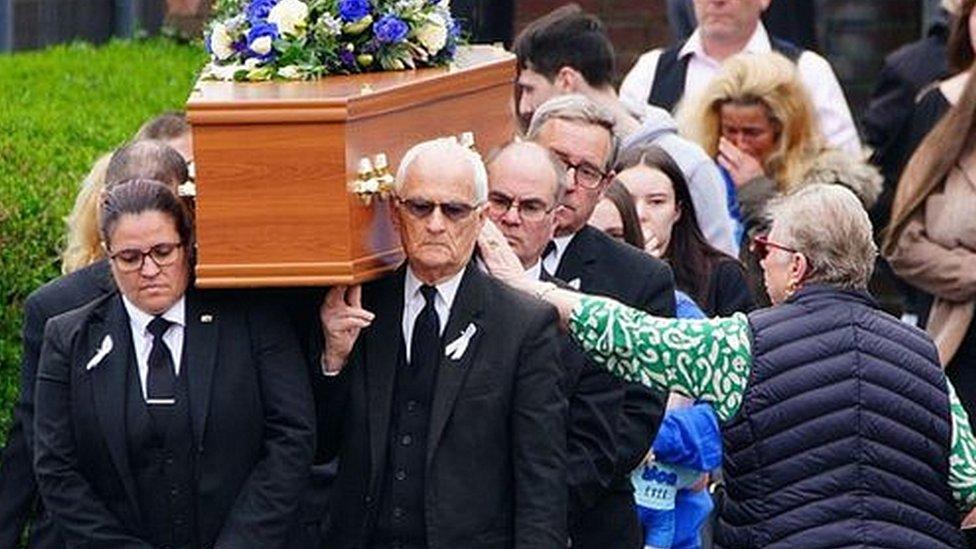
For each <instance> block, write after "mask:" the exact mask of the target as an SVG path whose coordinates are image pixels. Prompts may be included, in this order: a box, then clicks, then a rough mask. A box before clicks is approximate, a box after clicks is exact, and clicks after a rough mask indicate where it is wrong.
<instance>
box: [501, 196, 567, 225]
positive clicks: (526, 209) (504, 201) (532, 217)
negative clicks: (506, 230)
mask: <svg viewBox="0 0 976 549" xmlns="http://www.w3.org/2000/svg"><path fill="white" fill-rule="evenodd" d="M513 206H514V207H515V211H517V212H518V214H519V217H520V218H522V221H542V220H543V219H544V218H545V217H546V214H548V213H549V212H551V211H553V210H554V209H556V205H551V206H550V205H549V204H546V202H545V201H544V200H541V199H538V198H527V199H518V198H515V197H512V196H508V195H505V194H502V193H499V192H492V193H488V214H489V215H491V216H492V217H493V218H495V219H498V218H501V217H503V216H504V215H505V214H507V213H508V211H509V210H511V209H512V207H513Z"/></svg>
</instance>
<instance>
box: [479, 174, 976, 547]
mask: <svg viewBox="0 0 976 549" xmlns="http://www.w3.org/2000/svg"><path fill="white" fill-rule="evenodd" d="M772 214H773V225H772V230H771V232H770V234H769V236H768V238H763V239H758V240H757V252H758V254H759V255H760V257H762V266H763V269H764V271H765V277H766V286H767V288H768V290H769V294H770V298H771V300H772V302H773V303H774V305H773V306H772V307H770V308H768V309H764V310H760V311H756V312H753V313H751V314H749V315H748V316H746V315H743V314H736V315H734V316H732V317H731V318H716V319H710V320H669V319H662V318H655V317H653V316H651V315H648V314H646V313H643V312H641V311H638V310H635V309H631V308H629V307H626V306H624V305H621V304H620V303H618V302H615V301H613V300H611V299H608V298H603V297H595V296H587V295H583V294H579V293H575V292H571V291H568V290H565V289H559V288H556V287H555V286H554V285H552V284H550V283H545V282H539V281H534V280H530V279H528V278H526V277H525V276H524V275H523V274H522V272H521V267H520V266H519V264H518V262H517V260H514V259H512V258H511V257H509V256H507V255H505V254H504V253H502V252H505V251H506V250H505V249H504V244H505V242H504V239H503V237H501V235H500V234H498V232H497V231H494V232H493V233H492V232H491V231H486V234H485V235H484V236H483V237H482V243H483V244H484V246H482V247H481V249H482V252H483V255H484V257H485V261H486V263H487V264H488V265H489V267H490V268H491V269H492V272H493V273H494V274H496V275H497V276H499V277H502V278H503V279H504V280H506V281H507V282H509V283H510V284H511V285H513V286H515V287H518V288H521V289H523V290H525V291H529V292H532V293H534V294H536V295H537V296H539V297H542V298H543V299H545V300H547V301H549V302H551V303H553V304H555V305H556V306H557V308H558V309H559V310H560V314H561V315H562V317H563V318H564V319H566V320H567V321H568V325H569V330H570V332H571V333H572V335H573V337H574V338H575V339H576V340H577V342H578V343H579V344H580V346H581V347H582V348H583V349H584V350H585V351H586V353H587V355H589V356H590V358H592V359H594V360H596V361H597V362H600V363H602V364H604V365H605V366H606V367H607V368H608V369H610V370H611V371H613V372H615V373H617V374H619V375H621V376H623V377H625V378H627V379H631V380H636V381H640V382H642V383H645V384H647V385H651V386H656V387H662V388H664V387H666V388H668V389H670V390H673V391H678V392H681V393H684V394H686V395H688V396H691V397H694V398H697V399H700V400H703V401H706V402H709V403H711V404H712V405H713V406H714V408H715V411H716V414H717V415H718V417H719V419H720V421H721V422H722V436H723V445H724V447H725V448H724V449H725V456H724V471H725V475H726V480H727V486H728V497H727V500H726V502H725V505H724V506H723V508H722V509H721V511H720V517H719V521H718V525H717V527H716V531H715V540H716V545H717V546H719V547H814V546H817V547H824V546H830V547H848V546H855V545H856V546H859V547H887V546H897V547H927V548H928V547H932V548H934V547H958V546H960V543H961V539H960V536H959V530H958V528H959V522H960V516H961V513H964V512H968V511H969V510H971V509H972V508H973V506H974V504H976V483H974V479H976V464H974V461H973V456H974V454H976V442H974V439H973V435H972V432H971V431H970V428H969V423H968V421H967V418H966V413H965V411H964V410H963V408H962V406H961V405H960V404H959V401H958V399H956V397H955V394H954V392H953V390H952V387H951V386H950V385H949V384H948V383H947V382H946V377H945V374H943V372H942V370H941V368H940V367H939V362H938V356H937V353H936V350H935V345H934V344H933V343H932V340H931V339H929V338H928V336H926V335H925V333H924V332H922V331H920V330H918V329H916V328H914V327H912V326H908V325H905V324H902V323H901V322H899V321H898V320H896V319H895V318H893V317H891V316H889V315H887V314H885V313H883V312H881V311H879V310H878V309H877V306H876V305H875V304H874V302H873V300H872V299H871V297H870V296H869V295H868V293H867V291H866V287H867V282H868V279H869V278H870V275H871V270H872V268H873V265H874V258H875V254H876V249H875V245H874V242H873V240H872V236H871V224H870V221H869V220H868V216H867V213H866V212H865V211H864V209H863V207H862V206H861V203H860V201H859V200H858V199H857V198H856V197H855V196H854V194H853V193H852V192H850V191H849V190H847V189H845V188H843V187H841V186H839V185H811V186H808V187H805V188H803V189H802V190H800V191H798V192H796V193H795V194H793V195H790V196H788V197H786V198H785V199H784V201H782V202H780V203H779V204H777V205H775V206H774V207H773V208H772Z"/></svg>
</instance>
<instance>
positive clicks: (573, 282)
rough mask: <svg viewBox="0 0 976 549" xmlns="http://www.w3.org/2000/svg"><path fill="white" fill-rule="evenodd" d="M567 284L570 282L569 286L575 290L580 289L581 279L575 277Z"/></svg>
mask: <svg viewBox="0 0 976 549" xmlns="http://www.w3.org/2000/svg"><path fill="white" fill-rule="evenodd" d="M567 284H569V287H570V288H572V289H574V290H579V289H580V279H578V278H574V279H572V280H570V281H569V282H568V283H567Z"/></svg>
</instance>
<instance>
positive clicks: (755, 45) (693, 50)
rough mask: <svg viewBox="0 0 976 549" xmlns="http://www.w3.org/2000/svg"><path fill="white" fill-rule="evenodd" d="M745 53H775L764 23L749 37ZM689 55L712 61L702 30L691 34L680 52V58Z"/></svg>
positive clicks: (698, 29) (696, 30)
mask: <svg viewBox="0 0 976 549" xmlns="http://www.w3.org/2000/svg"><path fill="white" fill-rule="evenodd" d="M742 51H743V52H746V53H769V52H771V51H773V46H772V44H771V43H770V41H769V33H768V32H766V27H764V26H763V24H762V21H760V22H759V24H757V25H756V30H755V31H754V32H753V33H752V36H751V37H749V41H748V42H746V46H745V47H744V48H742ZM688 55H695V56H698V57H704V58H706V59H712V58H711V57H709V56H708V54H706V53H705V46H704V45H703V44H702V39H701V29H700V28H697V29H695V32H693V33H691V36H690V37H689V38H688V40H687V41H686V42H685V45H684V46H682V47H681V49H680V50H678V58H679V59H680V58H683V57H686V56H688Z"/></svg>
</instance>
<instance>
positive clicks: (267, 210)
mask: <svg viewBox="0 0 976 549" xmlns="http://www.w3.org/2000/svg"><path fill="white" fill-rule="evenodd" d="M514 76H515V60H514V56H512V55H511V54H510V53H507V52H505V51H504V50H502V49H500V48H496V47H491V46H470V47H466V48H463V49H459V51H458V56H457V60H456V61H455V63H454V64H453V65H452V66H451V67H445V68H437V69H422V70H417V71H405V72H385V73H373V74H364V75H354V76H339V77H329V78H324V79H322V80H320V81H316V82H265V83H235V82H217V81H204V80H201V81H200V82H198V83H197V85H196V87H195V89H194V90H193V93H192V94H191V96H190V98H189V100H188V102H187V115H188V118H189V121H190V124H191V126H192V129H193V152H194V162H195V165H196V166H195V167H196V215H197V219H196V230H197V246H198V250H197V266H196V283H197V285H198V286H200V287H267V286H317V285H331V284H351V283H358V282H363V281H366V280H370V279H373V278H376V277H377V276H379V275H381V274H383V273H385V272H387V271H389V270H391V269H393V268H395V267H396V265H397V264H399V263H400V261H401V260H402V257H403V254H402V251H401V249H400V246H399V238H398V236H397V234H396V233H395V232H394V229H393V226H392V223H391V221H390V217H389V204H388V202H387V201H385V200H375V199H374V200H372V201H371V202H370V204H369V205H367V204H365V203H364V201H363V199H362V198H361V197H360V196H359V195H357V194H355V193H353V192H352V191H351V188H352V187H351V186H352V184H353V182H354V181H355V180H356V178H357V172H358V168H359V165H360V159H361V158H362V157H370V158H373V157H374V156H375V155H377V154H380V153H383V154H386V155H387V157H388V160H389V165H390V169H391V171H392V172H393V173H395V171H396V166H397V165H398V162H399V160H400V157H401V156H402V155H403V154H404V153H405V152H406V151H407V149H408V148H410V147H411V146H412V145H414V144H415V143H417V142H419V141H423V140H427V139H431V138H435V137H442V136H449V135H458V134H461V133H463V132H473V134H474V138H475V143H476V147H477V149H478V150H479V151H480V152H482V153H483V154H484V153H486V152H487V151H489V150H490V149H491V148H492V147H494V146H497V145H499V144H502V143H503V142H504V141H506V140H507V139H510V138H511V136H512V135H513V132H514V120H513V118H512V109H511V101H512V84H513V79H514Z"/></svg>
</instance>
